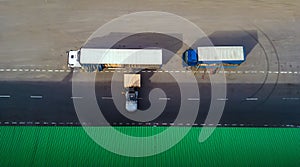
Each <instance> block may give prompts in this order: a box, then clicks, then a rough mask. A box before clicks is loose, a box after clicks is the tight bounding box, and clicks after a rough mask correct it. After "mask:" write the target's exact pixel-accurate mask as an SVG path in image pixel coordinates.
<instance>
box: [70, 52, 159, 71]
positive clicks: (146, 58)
mask: <svg viewBox="0 0 300 167" xmlns="http://www.w3.org/2000/svg"><path fill="white" fill-rule="evenodd" d="M161 65H162V49H99V48H98V49H97V48H81V49H80V50H76V51H69V52H68V67H70V68H81V67H83V68H86V69H89V68H90V69H95V68H99V67H100V66H102V67H103V66H108V67H109V66H112V67H114V66H117V67H127V66H128V67H141V68H153V67H154V68H158V67H160V66H161Z"/></svg>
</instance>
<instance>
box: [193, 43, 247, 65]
mask: <svg viewBox="0 0 300 167" xmlns="http://www.w3.org/2000/svg"><path fill="white" fill-rule="evenodd" d="M201 61H203V62H205V61H244V49H243V47H242V46H217V47H216V46H214V47H198V62H201Z"/></svg>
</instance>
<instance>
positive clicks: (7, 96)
mask: <svg viewBox="0 0 300 167" xmlns="http://www.w3.org/2000/svg"><path fill="white" fill-rule="evenodd" d="M0 98H10V95H0Z"/></svg>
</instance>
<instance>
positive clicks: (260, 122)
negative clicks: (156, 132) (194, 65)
mask: <svg viewBox="0 0 300 167" xmlns="http://www.w3.org/2000/svg"><path fill="white" fill-rule="evenodd" d="M113 74H116V73H113V72H110V73H99V74H97V78H99V80H101V79H103V80H104V79H105V80H113V79H112V77H113ZM117 75H123V74H122V73H119V74H117ZM236 75H238V74H236ZM153 76H155V77H161V78H168V80H169V82H164V83H155V82H153V83H152V82H151V81H150V80H151V77H153ZM109 78H111V79H109ZM170 78H171V79H170ZM121 80H122V79H121V78H118V79H117V80H116V81H113V85H117V86H119V87H122V84H123V83H122V82H121ZM183 84H184V85H185V89H184V90H183V91H188V92H193V91H199V93H200V97H195V96H194V95H193V93H190V96H185V97H183V98H182V99H181V96H180V90H179V86H178V84H177V83H176V82H175V80H172V77H171V76H170V74H169V73H166V72H163V73H155V74H154V72H145V73H143V75H142V88H141V89H140V99H139V109H140V110H142V111H138V112H144V113H145V112H155V111H153V110H152V111H146V110H147V109H148V108H149V107H151V105H153V106H160V105H161V103H166V106H165V108H163V109H162V110H163V112H162V113H161V114H159V115H157V117H156V118H155V119H153V120H149V121H144V122H139V121H133V120H131V119H130V117H134V114H137V113H130V114H128V113H127V114H126V113H125V114H124V112H126V111H125V108H124V106H125V105H124V104H125V97H124V95H122V92H121V91H119V90H118V91H117V92H115V94H114V93H113V94H112V91H111V87H113V88H114V86H112V83H111V81H102V82H99V81H97V82H96V83H95V94H96V97H95V98H96V100H97V103H98V106H99V108H100V110H101V112H102V113H103V115H104V117H105V118H106V120H107V121H108V122H109V123H110V124H111V125H115V126H126V125H128V126H129V125H146V126H153V125H157V126H170V125H173V124H172V123H173V122H174V120H175V119H176V117H177V115H178V112H179V109H180V105H181V102H182V101H183V102H184V103H185V105H193V104H195V103H199V107H198V116H197V118H196V121H195V122H189V121H188V120H189V117H188V116H186V117H185V116H183V117H181V118H180V119H179V120H178V121H177V123H176V124H175V125H177V126H185V125H190V124H193V125H194V126H214V124H210V123H209V122H205V119H206V116H207V113H208V111H209V106H210V104H211V101H214V100H215V101H225V109H224V112H223V115H222V117H221V120H220V121H219V123H218V124H217V125H218V126H241V127H244V126H245V127H247V126H248V127H266V126H270V127H299V126H300V123H299V120H300V114H299V110H298V108H299V107H300V98H299V90H300V84H277V85H275V84H264V85H262V84H232V83H231V84H227V96H226V98H222V97H217V98H215V99H212V97H211V85H210V83H201V82H198V83H197V84H198V87H199V89H198V90H188V89H189V87H191V86H190V85H191V83H183ZM79 85H81V86H80V89H82V90H84V89H85V87H86V85H87V82H80V84H79ZM154 88H160V89H161V90H163V91H164V93H165V95H164V94H159V93H158V94H156V95H153V97H152V98H153V99H152V101H151V102H152V104H151V103H150V100H149V93H150V90H152V89H154ZM117 89H118V88H117ZM0 92H1V94H0V111H1V112H0V122H1V124H0V125H50V126H51V125H80V123H79V120H78V118H77V115H76V112H75V109H74V104H73V100H74V101H76V100H77V101H81V102H82V103H83V104H84V103H87V104H89V102H90V101H91V100H90V99H89V98H90V97H86V96H85V95H82V96H80V95H76V96H74V95H73V94H72V82H71V80H69V81H64V82H55V81H53V82H32V81H26V82H25V81H7V82H1V83H0ZM118 92H119V93H118ZM118 106H119V107H118ZM84 109H85V112H86V117H85V118H84V119H83V120H84V121H83V122H82V123H83V124H84V125H89V126H102V125H105V126H106V125H108V124H107V123H105V121H103V122H101V121H95V120H98V118H94V117H93V114H92V112H93V111H90V110H92V109H91V108H89V105H87V106H85V108H84ZM157 109H161V108H157ZM184 110H185V109H183V111H184ZM122 112H123V114H121V113H122ZM187 112H188V111H187ZM147 114H149V113H145V115H147ZM126 115H127V116H128V118H127V117H126ZM187 115H188V114H187ZM99 120H101V119H99ZM204 123H205V124H204Z"/></svg>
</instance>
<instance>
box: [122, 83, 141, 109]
mask: <svg viewBox="0 0 300 167" xmlns="http://www.w3.org/2000/svg"><path fill="white" fill-rule="evenodd" d="M125 97H126V106H125V108H126V110H127V111H128V112H134V111H136V110H137V108H138V107H137V100H138V91H137V90H136V89H135V88H133V87H131V88H128V89H127V90H126V93H125Z"/></svg>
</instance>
